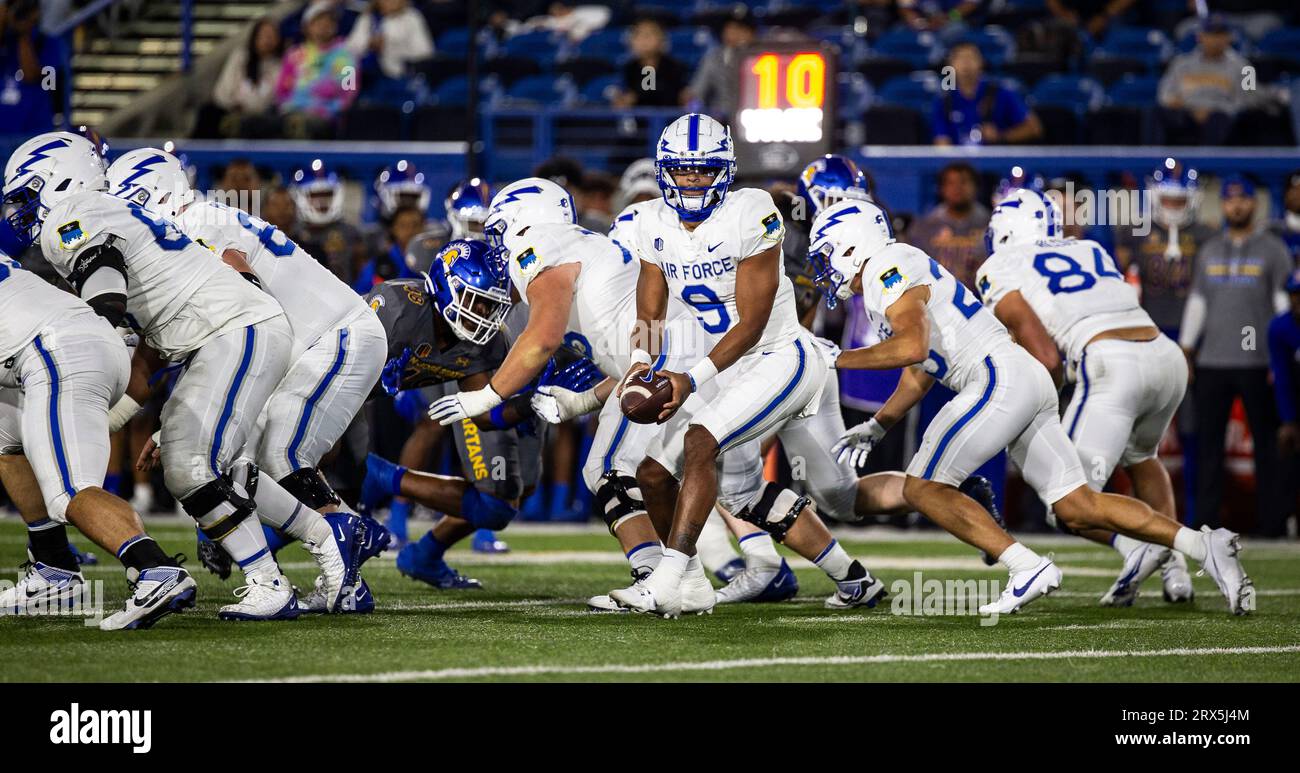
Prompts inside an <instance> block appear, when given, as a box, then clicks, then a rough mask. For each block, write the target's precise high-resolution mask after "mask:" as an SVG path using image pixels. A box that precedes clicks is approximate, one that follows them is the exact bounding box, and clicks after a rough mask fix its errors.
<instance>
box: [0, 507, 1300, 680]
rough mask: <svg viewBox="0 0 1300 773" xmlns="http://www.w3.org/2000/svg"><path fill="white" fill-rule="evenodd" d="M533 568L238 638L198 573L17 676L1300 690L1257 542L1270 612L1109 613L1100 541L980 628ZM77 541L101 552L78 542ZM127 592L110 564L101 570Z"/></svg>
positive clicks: (899, 574)
mask: <svg viewBox="0 0 1300 773" xmlns="http://www.w3.org/2000/svg"><path fill="white" fill-rule="evenodd" d="M151 531H152V532H153V533H154V534H155V536H157V537H158V538H159V539H160V541H161V542H162V543H163V546H164V547H165V548H166V549H168V550H169V551H180V552H185V553H187V554H189V555H191V556H192V555H193V554H194V542H193V532H192V530H191V529H188V528H186V527H185V526H184V525H183V524H182V523H181V522H180V521H164V522H160V523H155V524H152V525H151ZM504 536H506V537H508V538H509V540H510V543H511V545H512V547H513V548H514V552H513V553H511V554H509V555H506V556H500V557H485V556H478V555H475V554H472V553H469V552H467V551H466V552H453V553H452V554H450V558H451V561H452V563H453V565H455V566H457V567H458V568H460V569H462V570H463V571H466V572H467V573H469V574H471V575H473V576H475V577H478V578H479V579H481V580H482V581H483V583H484V585H485V586H486V588H485V589H484V590H481V591H459V592H447V591H443V592H439V591H434V590H433V589H431V588H429V587H427V586H425V585H422V584H419V583H416V582H414V581H411V580H408V579H406V578H403V577H401V576H399V575H398V574H397V572H396V570H395V569H394V568H393V564H392V561H391V559H387V560H385V559H386V557H381V558H379V559H376V560H374V561H372V562H371V563H369V564H367V566H366V572H365V576H366V577H367V579H368V581H369V583H370V585H371V587H372V589H373V590H374V592H375V595H376V597H377V599H378V601H379V605H380V607H379V609H378V610H377V611H376V612H375V613H374V614H372V615H369V616H365V617H330V618H322V617H303V618H301V619H300V620H297V621H294V622H287V623H223V622H220V621H218V620H217V618H216V609H217V607H218V606H219V605H220V604H223V603H227V602H228V601H229V600H230V599H231V598H232V596H231V591H232V590H233V589H234V587H235V583H234V582H233V581H231V582H229V583H226V584H224V585H223V584H222V583H220V582H219V581H217V580H216V578H214V577H212V576H211V575H208V574H207V573H206V572H205V571H204V570H203V569H202V568H201V567H198V566H197V562H195V561H191V562H190V568H191V569H192V570H194V571H195V575H196V577H198V579H199V606H198V608H197V609H196V610H193V611H191V612H188V613H186V614H185V615H182V616H173V617H169V618H167V619H166V620H164V621H163V622H162V623H161V624H160V625H159V626H158V627H157V628H155V629H153V630H151V631H145V632H121V633H114V634H109V633H102V632H100V631H99V630H97V629H93V628H87V627H85V626H84V625H83V624H82V622H81V621H80V620H78V619H70V618H14V617H4V618H0V658H2V660H0V662H3V663H4V666H3V667H2V670H0V680H5V681H42V680H48V681H92V680H94V681H124V682H135V681H154V680H161V681H172V680H243V679H272V680H312V681H315V680H331V679H353V680H365V681H371V680H375V681H398V680H530V681H534V680H535V681H575V680H599V681H615V680H628V679H634V680H656V681H658V680H665V681H666V680H717V681H733V680H760V681H772V680H790V681H796V680H797V681H807V680H824V681H1002V680H1029V681H1042V680H1053V681H1055V680H1061V681H1134V680H1137V681H1222V680H1227V681H1236V680H1240V681H1254V680H1259V681H1295V680H1297V679H1300V546H1297V545H1296V544H1294V543H1290V544H1279V543H1258V542H1257V543H1247V545H1246V552H1245V553H1244V555H1243V558H1244V560H1245V562H1246V566H1247V569H1248V570H1249V571H1250V573H1251V575H1252V576H1253V577H1254V579H1255V583H1256V585H1257V587H1258V588H1259V591H1260V592H1259V602H1258V605H1259V609H1258V611H1257V612H1256V613H1255V615H1253V616H1251V617H1247V618H1233V617H1231V616H1229V615H1228V614H1227V613H1226V611H1225V606H1224V603H1223V601H1222V600H1221V598H1219V596H1218V594H1217V591H1216V590H1215V589H1214V586H1213V583H1212V582H1211V581H1210V580H1209V578H1207V577H1197V578H1195V582H1196V590H1197V601H1196V605H1195V606H1194V607H1192V606H1186V605H1182V606H1170V605H1167V604H1165V603H1164V602H1163V601H1162V600H1161V599H1160V589H1159V584H1158V578H1156V579H1153V580H1152V581H1151V582H1150V584H1148V586H1146V590H1145V593H1144V595H1143V597H1142V598H1140V599H1139V600H1138V603H1137V604H1136V605H1135V606H1134V607H1132V608H1130V609H1121V610H1113V609H1102V608H1100V607H1098V606H1097V604H1096V601H1097V598H1098V597H1099V596H1100V595H1101V594H1102V592H1103V591H1104V590H1105V589H1106V587H1107V586H1108V585H1109V583H1110V581H1111V579H1112V577H1113V574H1114V572H1115V570H1116V569H1118V557H1117V556H1116V554H1115V553H1113V552H1112V551H1110V550H1108V549H1102V548H1100V547H1097V546H1093V545H1091V544H1090V543H1085V542H1083V541H1077V540H1069V539H1064V538H1059V539H1058V538H1051V539H1046V540H1042V539H1040V540H1034V539H1028V540H1027V542H1028V544H1029V545H1030V546H1031V547H1034V548H1036V549H1039V550H1040V551H1051V552H1054V553H1055V556H1056V560H1057V562H1058V563H1059V564H1060V566H1061V568H1062V570H1063V571H1064V572H1065V584H1064V586H1063V588H1062V590H1061V592H1060V593H1059V594H1057V595H1054V596H1052V597H1051V598H1049V599H1045V600H1041V601H1038V602H1036V603H1035V604H1033V605H1031V606H1030V607H1029V608H1028V609H1027V610H1026V611H1025V612H1024V613H1022V614H1019V615H1016V616H1012V617H1003V618H1001V619H1000V620H998V621H997V624H996V625H991V626H988V625H981V624H980V622H981V618H979V617H978V616H970V615H961V616H959V615H946V616H914V615H901V614H894V613H892V612H891V609H892V607H891V605H888V604H887V605H885V606H883V607H881V608H877V609H875V610H853V611H849V612H832V611H830V610H827V609H824V608H823V607H822V605H821V600H822V598H823V597H825V596H826V595H827V594H829V593H830V592H831V589H832V586H831V583H830V581H829V580H827V579H826V578H825V576H824V575H822V574H821V572H820V571H818V570H817V569H815V568H813V567H811V566H809V565H807V564H806V563H805V564H799V565H796V571H797V573H798V575H799V580H800V583H801V585H802V590H801V591H800V595H799V597H798V598H797V599H796V600H795V601H792V602H786V603H782V604H768V605H743V606H727V607H718V608H717V610H716V611H715V613H714V614H713V615H712V616H707V617H691V618H687V619H682V620H675V621H665V620H659V619H657V618H651V617H642V616H630V615H591V614H587V613H586V612H584V611H583V610H584V606H583V604H582V600H583V599H585V598H586V597H587V596H588V595H591V594H593V593H598V592H604V591H606V590H609V589H610V588H614V587H618V586H621V585H623V584H625V583H626V582H627V581H628V576H627V568H626V565H625V564H624V563H623V562H622V561H621V557H620V556H619V555H618V553H617V552H616V550H614V548H613V542H612V541H611V540H610V538H609V537H608V536H607V535H605V534H603V533H602V532H600V531H598V530H596V529H590V530H574V529H565V530H562V531H557V530H550V531H549V532H548V531H546V530H544V529H540V528H537V527H534V528H532V529H524V530H519V531H515V532H513V533H511V532H507V533H506V534H505V535H504ZM24 542H25V537H24V534H23V531H22V528H21V525H20V524H19V523H18V522H17V520H16V519H13V518H6V519H4V520H0V569H2V571H3V574H2V575H0V578H3V579H4V580H7V581H12V580H13V579H15V578H16V574H17V571H18V570H17V567H18V564H19V563H20V562H21V561H22V560H23V557H24V554H23V546H24ZM843 542H844V544H845V545H846V547H847V548H848V549H849V551H850V552H851V553H853V554H854V555H855V556H858V557H862V558H863V559H864V560H865V561H866V563H868V565H869V566H871V567H872V568H873V570H874V571H875V573H876V574H877V575H878V576H880V577H882V578H883V579H884V580H885V581H886V583H887V584H891V583H893V582H894V581H895V580H899V579H903V580H908V581H911V580H912V579H913V578H914V573H915V572H917V571H920V572H922V579H923V580H948V579H952V580H957V579H971V578H975V579H983V580H997V581H999V582H1003V581H1005V578H1006V575H1005V574H1004V573H1003V572H1002V570H1000V569H986V568H985V567H984V566H983V564H981V563H980V562H979V560H978V559H977V558H976V556H975V555H974V553H973V551H971V550H970V549H969V548H966V547H965V546H963V545H961V544H959V543H957V542H955V541H954V540H951V539H950V538H948V537H947V536H946V535H941V534H939V533H935V532H925V533H921V534H919V535H918V533H915V532H913V533H911V534H900V533H898V532H891V531H874V530H873V531H869V532H857V531H849V532H846V533H845V534H844V535H843ZM78 544H79V545H81V546H83V547H85V546H86V545H85V543H84V541H82V540H80V538H78ZM281 562H282V565H284V566H285V568H286V572H287V573H288V574H289V576H290V577H291V578H292V579H293V580H294V582H295V583H297V584H298V585H299V586H300V587H310V586H311V582H312V579H313V577H314V572H313V571H312V568H311V566H312V565H311V564H310V563H309V558H308V556H307V554H306V553H305V552H303V551H302V550H301V549H300V548H297V547H290V548H286V550H285V551H283V552H282V553H281ZM87 576H88V578H89V579H100V580H104V581H106V584H107V589H108V592H109V599H110V602H111V604H112V605H114V606H115V605H117V604H118V603H119V602H120V600H121V598H122V597H123V596H124V595H125V583H124V581H123V579H122V574H121V570H120V568H119V567H118V565H117V564H116V563H115V562H113V561H112V560H111V559H109V560H107V561H105V562H104V563H103V564H102V565H101V566H99V567H92V568H90V569H89V570H88V573H87Z"/></svg>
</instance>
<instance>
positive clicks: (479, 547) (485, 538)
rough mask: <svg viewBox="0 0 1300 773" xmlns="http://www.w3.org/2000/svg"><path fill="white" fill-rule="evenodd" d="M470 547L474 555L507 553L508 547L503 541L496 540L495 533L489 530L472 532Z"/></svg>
mask: <svg viewBox="0 0 1300 773" xmlns="http://www.w3.org/2000/svg"><path fill="white" fill-rule="evenodd" d="M470 547H472V548H473V549H474V552H475V553H509V552H510V546H509V545H508V544H506V542H505V540H499V539H497V535H496V532H494V531H492V530H491V529H479V530H478V531H476V532H474V540H473V541H472V542H471V543H470Z"/></svg>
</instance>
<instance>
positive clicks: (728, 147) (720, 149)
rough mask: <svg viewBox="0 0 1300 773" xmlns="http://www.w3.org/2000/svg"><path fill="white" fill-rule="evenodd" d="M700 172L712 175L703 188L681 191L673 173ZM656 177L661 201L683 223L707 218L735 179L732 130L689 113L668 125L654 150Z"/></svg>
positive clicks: (734, 152)
mask: <svg viewBox="0 0 1300 773" xmlns="http://www.w3.org/2000/svg"><path fill="white" fill-rule="evenodd" d="M686 169H699V170H705V171H708V172H712V173H713V179H712V181H711V182H709V183H708V184H707V185H705V186H704V187H700V188H695V187H690V188H688V187H683V186H681V185H678V184H677V182H676V180H674V179H673V173H674V172H677V171H681V170H686ZM655 176H656V178H657V179H658V182H659V190H660V191H662V192H663V195H664V201H666V202H668V206H670V207H672V208H673V209H675V210H676V211H677V214H678V215H679V216H680V217H681V219H682V220H685V221H687V222H692V223H697V222H699V221H701V220H704V219H705V218H707V217H708V216H709V215H710V214H712V213H713V210H714V209H716V208H717V207H718V205H719V204H721V203H722V200H723V199H724V198H726V196H727V191H728V190H730V189H731V184H732V183H733V182H735V179H736V151H735V148H734V147H732V144H731V130H730V129H728V128H727V127H726V126H724V125H722V124H721V123H718V122H717V121H715V120H714V119H712V118H710V117H709V116H707V115H703V114H700V113H690V114H688V115H684V116H682V117H681V118H678V119H677V120H676V121H673V122H672V123H670V124H668V126H667V128H665V129H664V132H663V134H661V135H660V136H659V145H658V147H657V148H656V150H655Z"/></svg>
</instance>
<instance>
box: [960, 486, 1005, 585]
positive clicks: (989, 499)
mask: <svg viewBox="0 0 1300 773" xmlns="http://www.w3.org/2000/svg"><path fill="white" fill-rule="evenodd" d="M957 490H958V491H960V492H961V493H963V494H965V495H966V496H968V497H970V498H971V499H974V500H975V502H976V504H978V505H979V506H980V507H982V508H984V509H985V510H987V511H988V514H989V517H990V518H992V519H993V522H994V523H996V524H997V525H998V528H1000V529H1006V528H1007V523H1006V521H1004V520H1003V519H1002V513H1001V512H999V511H998V502H997V497H996V496H994V494H993V484H992V483H989V480H988V478H984V477H981V476H979V475H972V476H971V477H969V478H967V479H966V480H964V481H962V482H961V485H960V486H958V487H957ZM980 560H982V561H983V562H984V565H985V566H993V565H994V564H996V563H997V562H998V557H997V556H991V555H989V554H988V553H985V552H984V551H980Z"/></svg>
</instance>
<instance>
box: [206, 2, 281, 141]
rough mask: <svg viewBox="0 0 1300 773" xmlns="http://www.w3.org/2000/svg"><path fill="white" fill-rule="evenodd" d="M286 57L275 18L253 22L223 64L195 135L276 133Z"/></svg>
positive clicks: (277, 131)
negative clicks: (242, 42) (279, 86)
mask: <svg viewBox="0 0 1300 773" xmlns="http://www.w3.org/2000/svg"><path fill="white" fill-rule="evenodd" d="M283 58H284V43H283V41H282V40H281V38H280V30H279V28H278V27H277V26H276V24H275V22H273V21H272V20H270V19H267V18H263V19H262V20H260V21H258V22H257V23H256V24H254V25H253V29H252V32H251V33H249V36H248V41H247V43H246V44H245V45H243V46H240V47H239V48H236V49H235V50H234V51H233V52H232V53H231V54H230V58H229V59H227V60H226V63H225V65H224V66H223V67H222V68H221V75H220V76H218V77H217V85H216V86H215V87H214V88H213V89H212V103H213V104H212V105H205V106H204V108H203V109H202V110H201V112H200V118H199V123H200V126H199V128H198V129H197V130H196V131H195V135H196V136H199V137H212V136H222V137H255V138H263V137H274V136H276V135H277V134H278V133H279V126H280V120H279V118H278V117H277V116H276V115H274V113H273V112H272V111H273V108H274V107H275V84H276V81H278V80H279V78H280V69H281V67H282V66H283Z"/></svg>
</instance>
